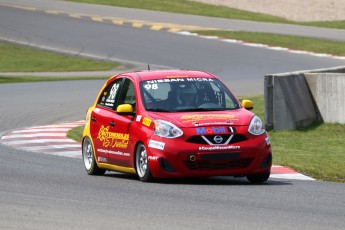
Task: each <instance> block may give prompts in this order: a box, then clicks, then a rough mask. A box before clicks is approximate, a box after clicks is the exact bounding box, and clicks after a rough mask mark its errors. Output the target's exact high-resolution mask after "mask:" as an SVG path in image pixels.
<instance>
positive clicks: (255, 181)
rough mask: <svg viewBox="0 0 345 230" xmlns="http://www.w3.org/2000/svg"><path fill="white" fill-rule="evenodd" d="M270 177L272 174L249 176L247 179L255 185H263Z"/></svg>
mask: <svg viewBox="0 0 345 230" xmlns="http://www.w3.org/2000/svg"><path fill="white" fill-rule="evenodd" d="M269 177H270V173H264V174H254V175H247V179H248V180H249V182H250V183H253V184H261V183H263V182H265V181H267V180H268V178H269Z"/></svg>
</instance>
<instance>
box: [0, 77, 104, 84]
mask: <svg viewBox="0 0 345 230" xmlns="http://www.w3.org/2000/svg"><path fill="white" fill-rule="evenodd" d="M108 78H109V76H104V77H92V76H90V77H89V76H88V77H36V76H0V84H5V83H24V82H44V81H45V82H47V81H78V80H99V79H108Z"/></svg>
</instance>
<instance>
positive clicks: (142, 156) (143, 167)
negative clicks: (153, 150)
mask: <svg viewBox="0 0 345 230" xmlns="http://www.w3.org/2000/svg"><path fill="white" fill-rule="evenodd" d="M135 170H136V171H137V174H138V177H139V179H140V180H141V181H143V182H149V181H152V180H153V177H152V175H151V172H150V168H149V164H148V160H147V152H146V148H145V146H144V144H142V143H140V144H139V145H138V146H137V149H136V150H135Z"/></svg>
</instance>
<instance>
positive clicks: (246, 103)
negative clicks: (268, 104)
mask: <svg viewBox="0 0 345 230" xmlns="http://www.w3.org/2000/svg"><path fill="white" fill-rule="evenodd" d="M242 107H243V108H245V109H247V110H252V109H253V108H254V104H253V102H252V101H251V100H242Z"/></svg>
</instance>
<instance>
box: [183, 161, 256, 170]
mask: <svg viewBox="0 0 345 230" xmlns="http://www.w3.org/2000/svg"><path fill="white" fill-rule="evenodd" d="M252 161H253V158H242V159H233V160H228V161H211V160H196V161H184V164H185V165H186V167H187V168H189V169H190V170H206V169H207V170H217V169H242V168H247V167H248V166H249V165H250V164H251V163H252Z"/></svg>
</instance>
